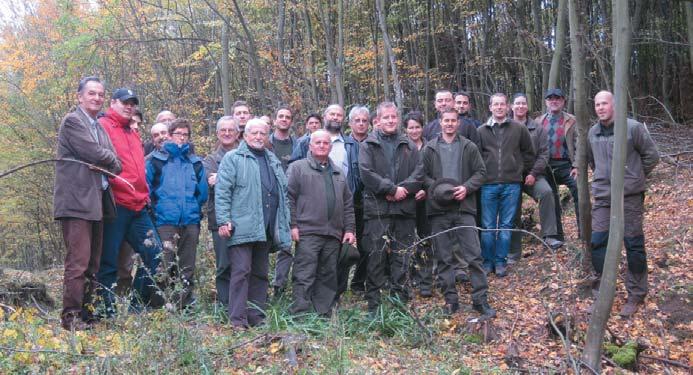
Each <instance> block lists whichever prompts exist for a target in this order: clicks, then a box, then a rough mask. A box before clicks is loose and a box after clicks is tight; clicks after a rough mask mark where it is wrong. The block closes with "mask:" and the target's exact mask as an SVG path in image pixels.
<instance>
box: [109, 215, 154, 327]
mask: <svg viewBox="0 0 693 375" xmlns="http://www.w3.org/2000/svg"><path fill="white" fill-rule="evenodd" d="M116 212H117V216H116V218H115V219H113V220H112V221H107V222H106V223H105V224H104V228H103V253H102V254H101V263H100V266H99V272H98V280H99V284H100V285H99V286H100V288H99V296H100V297H101V298H102V299H103V302H104V308H105V311H104V314H105V315H106V316H110V315H113V314H114V313H115V310H114V307H113V301H114V297H115V292H114V290H113V287H114V286H115V285H116V282H117V280H118V258H119V256H120V248H121V245H122V244H123V242H124V241H125V242H127V243H128V244H129V245H130V246H131V247H132V248H133V250H134V251H135V252H137V254H139V256H140V258H141V259H142V263H143V266H144V267H140V268H139V269H138V270H137V274H136V275H135V279H134V281H133V289H134V290H135V291H136V292H137V295H136V296H135V297H136V298H135V299H134V300H133V306H138V305H139V302H140V301H141V302H142V303H144V304H145V305H147V304H149V302H150V298H151V297H152V294H153V288H154V280H153V277H154V275H156V272H157V268H158V267H159V263H160V259H159V254H160V253H161V248H162V245H161V241H160V240H159V236H158V235H157V232H156V230H155V228H154V223H153V222H152V219H151V217H150V216H149V214H148V213H147V210H145V209H142V210H140V211H133V210H129V209H127V208H125V207H123V206H120V205H116ZM137 298H139V299H140V300H138V299H137Z"/></svg>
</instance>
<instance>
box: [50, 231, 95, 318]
mask: <svg viewBox="0 0 693 375" xmlns="http://www.w3.org/2000/svg"><path fill="white" fill-rule="evenodd" d="M60 224H61V227H62V232H63V240H64V241H65V248H66V250H67V251H66V254H65V272H64V274H63V311H62V313H61V314H60V319H61V322H62V325H63V327H69V325H70V323H71V322H72V321H73V320H75V319H80V318H81V319H83V320H85V321H86V320H89V319H90V318H91V311H92V310H91V306H90V305H91V303H92V297H93V292H94V288H95V286H96V272H97V271H98V270H99V259H100V257H101V244H102V242H101V241H102V240H103V222H101V221H89V220H82V219H75V218H64V219H61V220H60Z"/></svg>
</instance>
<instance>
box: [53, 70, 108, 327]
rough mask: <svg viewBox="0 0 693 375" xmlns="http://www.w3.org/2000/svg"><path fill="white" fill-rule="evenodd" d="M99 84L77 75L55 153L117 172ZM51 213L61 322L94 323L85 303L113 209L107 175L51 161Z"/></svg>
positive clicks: (89, 293)
mask: <svg viewBox="0 0 693 375" xmlns="http://www.w3.org/2000/svg"><path fill="white" fill-rule="evenodd" d="M104 93H105V90H104V86H103V84H102V83H101V81H99V79H98V78H96V77H86V78H83V79H82V80H80V82H79V86H78V88H77V101H78V102H79V105H78V106H77V108H76V109H75V110H74V111H73V112H70V113H68V114H67V115H66V116H65V118H63V120H62V123H61V124H60V130H59V131H58V147H57V158H58V159H75V160H79V161H83V162H86V163H89V164H92V165H95V166H97V167H98V168H102V169H105V170H108V171H109V172H111V173H114V174H118V173H120V172H121V164H120V160H118V157H117V156H116V153H115V150H114V148H113V145H112V144H111V141H110V139H109V138H108V135H107V134H106V132H105V131H104V130H103V128H102V127H101V125H99V123H98V121H96V116H97V114H98V113H99V110H101V106H102V105H103V102H104ZM53 210H54V212H53V216H54V217H55V219H56V220H60V224H61V226H62V232H63V238H64V240H65V247H66V249H67V253H66V255H65V273H64V278H63V284H64V287H63V311H62V313H61V324H62V326H63V328H65V329H69V330H83V329H88V328H89V327H90V325H91V323H93V317H92V315H91V310H90V308H89V306H88V305H89V304H90V303H91V295H92V292H93V289H94V286H95V282H94V280H95V276H96V272H97V271H98V269H99V258H100V257H101V245H102V237H103V219H104V218H107V217H109V216H112V215H114V214H115V203H114V200H113V194H112V193H111V190H110V189H109V185H108V179H107V178H106V176H105V175H104V174H103V173H102V172H100V171H99V170H98V169H96V168H93V167H90V166H87V165H84V164H81V163H75V162H70V161H64V160H63V161H59V162H57V163H56V165H55V188H54V198H53Z"/></svg>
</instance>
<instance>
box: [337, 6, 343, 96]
mask: <svg viewBox="0 0 693 375" xmlns="http://www.w3.org/2000/svg"><path fill="white" fill-rule="evenodd" d="M336 68H337V69H336V73H337V76H336V77H335V85H336V86H337V103H339V105H340V106H342V108H344V78H343V77H344V0H337V66H336Z"/></svg>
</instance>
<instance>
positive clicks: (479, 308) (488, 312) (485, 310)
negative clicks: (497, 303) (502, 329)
mask: <svg viewBox="0 0 693 375" xmlns="http://www.w3.org/2000/svg"><path fill="white" fill-rule="evenodd" d="M472 307H473V308H474V311H476V312H478V313H479V314H481V318H483V319H490V318H493V317H495V316H496V310H494V309H493V308H492V307H491V306H490V305H489V304H488V302H486V301H484V302H482V303H475V304H474V305H472Z"/></svg>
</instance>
